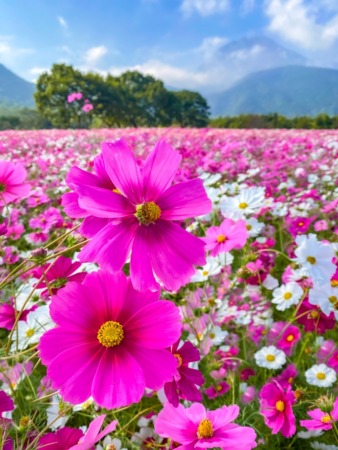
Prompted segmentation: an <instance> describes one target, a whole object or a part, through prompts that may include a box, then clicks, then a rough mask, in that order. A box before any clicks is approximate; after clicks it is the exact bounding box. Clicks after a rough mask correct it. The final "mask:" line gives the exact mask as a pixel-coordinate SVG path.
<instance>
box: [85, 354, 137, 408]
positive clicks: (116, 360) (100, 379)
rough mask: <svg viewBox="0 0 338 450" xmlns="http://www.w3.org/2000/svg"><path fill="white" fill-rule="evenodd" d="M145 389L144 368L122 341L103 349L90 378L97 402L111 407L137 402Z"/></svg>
mask: <svg viewBox="0 0 338 450" xmlns="http://www.w3.org/2000/svg"><path fill="white" fill-rule="evenodd" d="M144 389H145V381H144V375H143V371H142V369H141V367H140V365H139V364H138V362H137V361H136V360H135V358H134V357H133V356H131V355H130V353H129V352H128V351H127V350H126V349H125V348H124V347H123V346H122V345H121V346H118V347H117V348H111V349H107V350H105V351H104V352H103V355H102V358H101V361H100V363H99V364H98V366H97V370H96V374H95V377H94V379H93V390H92V395H93V398H94V400H95V401H96V403H97V404H98V405H100V406H102V407H104V408H107V409H114V408H119V407H121V406H127V405H130V404H131V403H137V402H139V401H140V399H141V397H142V395H143V393H144Z"/></svg>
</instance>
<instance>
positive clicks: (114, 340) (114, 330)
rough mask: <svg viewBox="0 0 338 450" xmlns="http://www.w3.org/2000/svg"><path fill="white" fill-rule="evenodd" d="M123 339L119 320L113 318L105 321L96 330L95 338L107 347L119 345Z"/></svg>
mask: <svg viewBox="0 0 338 450" xmlns="http://www.w3.org/2000/svg"><path fill="white" fill-rule="evenodd" d="M123 339H124V330H123V326H122V325H121V324H120V323H119V322H114V321H113V320H108V322H105V323H104V324H103V325H101V327H100V329H99V331H98V332H97V340H98V341H99V342H100V344H102V345H103V346H104V347H107V348H109V347H115V346H116V345H120V344H121V342H122V341H123Z"/></svg>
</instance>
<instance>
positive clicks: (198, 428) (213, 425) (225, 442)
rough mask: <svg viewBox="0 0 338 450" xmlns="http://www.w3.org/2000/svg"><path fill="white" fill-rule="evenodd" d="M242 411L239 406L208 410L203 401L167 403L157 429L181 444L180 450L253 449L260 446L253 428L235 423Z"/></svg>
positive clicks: (163, 435)
mask: <svg viewBox="0 0 338 450" xmlns="http://www.w3.org/2000/svg"><path fill="white" fill-rule="evenodd" d="M238 414H239V407H238V406H237V405H230V406H223V407H222V408H219V409H216V410H214V411H207V410H206V409H205V408H204V406H203V405H202V404H201V403H193V404H192V405H191V406H190V407H189V408H186V409H185V408H184V407H183V406H182V405H181V404H180V405H178V407H177V408H174V407H173V406H172V405H171V404H170V403H166V404H165V405H164V408H163V409H162V411H161V412H160V413H159V415H158V417H157V420H156V422H155V431H156V433H157V434H159V435H160V436H161V437H166V438H170V439H172V440H173V441H175V442H178V443H179V444H182V445H180V446H179V447H177V450H179V449H181V450H193V449H201V448H215V447H221V448H222V449H223V450H251V449H252V448H255V447H256V442H255V439H256V433H255V431H254V430H253V429H252V428H249V427H241V426H240V425H236V424H234V423H231V422H232V421H233V420H235V419H236V417H237V416H238Z"/></svg>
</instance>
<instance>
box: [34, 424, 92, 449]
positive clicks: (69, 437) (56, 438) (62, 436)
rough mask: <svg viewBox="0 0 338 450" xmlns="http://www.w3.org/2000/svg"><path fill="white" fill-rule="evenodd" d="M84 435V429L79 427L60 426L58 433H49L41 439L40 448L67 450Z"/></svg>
mask: <svg viewBox="0 0 338 450" xmlns="http://www.w3.org/2000/svg"><path fill="white" fill-rule="evenodd" d="M82 437H83V431H82V430H79V429H78V428H68V427H63V428H60V429H59V430H58V431H57V432H56V433H47V434H45V435H44V436H42V437H41V438H40V439H39V443H38V447H37V449H38V450H42V449H48V450H65V449H66V448H70V447H71V446H73V445H76V444H77V443H78V442H79V440H80V439H81V438H82ZM88 448H90V447H88Z"/></svg>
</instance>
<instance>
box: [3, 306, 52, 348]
mask: <svg viewBox="0 0 338 450" xmlns="http://www.w3.org/2000/svg"><path fill="white" fill-rule="evenodd" d="M53 326H54V323H53V321H52V319H51V318H50V315H49V308H48V306H40V307H39V308H37V309H36V310H35V311H31V312H30V313H29V314H28V315H27V319H26V321H23V320H19V322H18V325H17V331H15V332H14V333H13V340H14V341H13V343H12V346H11V350H12V351H15V350H16V349H18V350H23V349H25V348H26V347H28V346H29V345H32V344H36V343H38V342H39V340H40V337H41V336H42V335H43V333H44V332H45V331H47V330H49V329H50V328H53Z"/></svg>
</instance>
